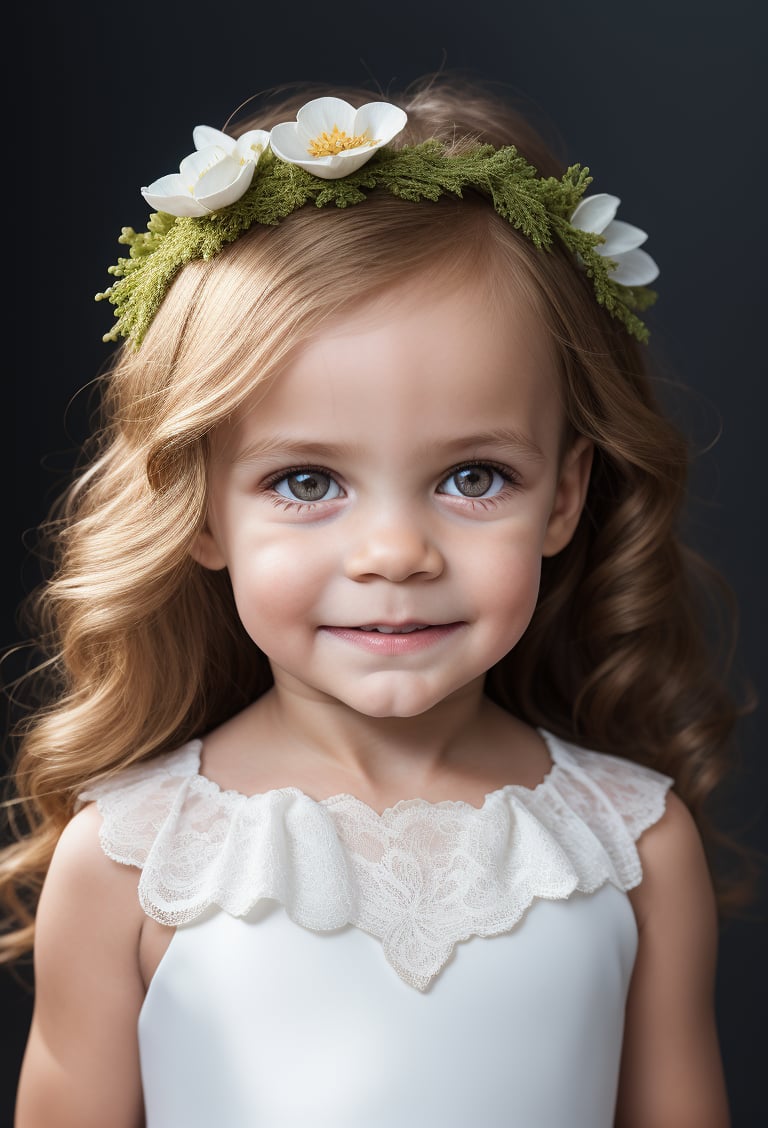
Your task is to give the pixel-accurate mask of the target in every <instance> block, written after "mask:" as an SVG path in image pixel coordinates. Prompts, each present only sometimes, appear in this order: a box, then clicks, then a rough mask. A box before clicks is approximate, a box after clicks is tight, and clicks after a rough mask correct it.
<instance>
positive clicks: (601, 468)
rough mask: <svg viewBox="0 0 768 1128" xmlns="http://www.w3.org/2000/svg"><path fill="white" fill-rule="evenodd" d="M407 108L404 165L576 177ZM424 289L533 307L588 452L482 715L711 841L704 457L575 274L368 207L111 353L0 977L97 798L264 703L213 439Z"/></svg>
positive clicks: (722, 701)
mask: <svg viewBox="0 0 768 1128" xmlns="http://www.w3.org/2000/svg"><path fill="white" fill-rule="evenodd" d="M325 92H326V91H315V90H311V89H310V90H308V89H307V88H302V89H300V90H298V91H297V92H293V93H292V94H290V95H286V92H285V90H281V91H279V92H278V93H277V95H275V96H274V97H273V100H272V103H271V105H270V106H269V107H268V110H267V111H266V112H264V113H262V114H260V115H259V117H258V119H248V120H244V121H243V122H242V123H241V124H240V125H239V126H238V127H237V128H236V129H233V130H231V131H232V132H234V133H237V134H239V133H241V132H243V131H244V130H245V129H248V128H255V127H261V128H267V129H268V128H270V127H271V126H272V125H274V124H275V123H277V122H279V121H285V120H290V119H293V118H294V117H295V112H296V109H297V108H298V107H299V106H300V105H301V104H302V103H303V102H304V101H306V100H307V98H308V97H310V96H313V95H314V94H315V93H325ZM339 94H340V96H342V97H346V98H347V99H348V100H349V101H350V102H353V103H355V104H361V103H362V102H366V101H371V100H372V95H371V92H370V91H366V90H355V89H347V90H341V91H339ZM373 97H375V96H373ZM397 100H398V102H399V104H400V105H402V107H403V108H404V109H405V110H406V112H407V114H408V124H407V126H406V129H405V130H404V131H403V133H402V134H400V135H399V136H398V137H397V138H396V139H395V142H394V143H393V144H395V145H402V144H412V143H414V142H418V141H421V140H424V139H426V138H430V137H437V138H440V139H441V140H443V141H444V142H445V143H446V144H447V145H448V146H449V147H450V148H451V149H452V150H453V151H462V150H464V149H466V148H467V147H469V146H471V145H473V144H476V143H477V142H478V141H482V142H490V143H491V144H493V145H496V146H499V145H504V144H514V145H516V146H517V147H518V149H519V150H520V151H521V152H522V154H523V155H524V156H525V157H526V158H527V159H528V160H529V161H530V162H531V163H533V164H534V165H535V166H536V167H537V168H538V170H539V172H540V173H541V174H542V175H560V174H561V172H562V167H561V162H559V161H558V160H556V159H555V158H554V156H553V155H552V154H551V153H550V152H549V151H548V150H547V149H546V148H545V146H544V144H543V142H542V140H541V139H540V138H539V137H538V136H537V134H536V132H535V131H534V130H533V129H532V127H531V126H530V124H529V123H528V122H527V121H526V120H525V118H523V117H522V116H521V115H520V114H519V113H518V112H517V111H516V110H515V109H514V108H512V106H511V105H510V104H509V102H508V101H507V100H506V99H504V98H498V97H496V96H495V95H493V94H492V93H490V92H489V91H487V90H486V89H483V88H479V87H478V86H477V85H476V84H475V85H473V86H471V87H469V88H467V87H465V85H464V84H463V83H460V82H454V81H451V80H441V81H428V82H425V83H420V84H417V85H415V86H414V87H411V88H409V90H408V91H407V92H406V94H405V96H404V97H402V98H399V99H397ZM563 163H564V162H563ZM427 271H429V272H430V273H431V275H432V276H433V277H436V278H443V279H445V280H446V284H448V283H449V282H450V281H452V280H454V281H459V280H460V279H467V278H469V279H473V278H477V279H478V280H484V281H485V282H486V284H487V285H489V286H490V287H491V288H492V292H493V295H494V298H495V300H497V301H504V300H507V297H508V295H509V293H510V292H514V293H515V294H517V295H518V296H519V295H521V294H522V295H523V296H524V299H525V300H527V301H529V302H531V303H533V305H534V307H535V308H536V310H537V311H538V313H539V315H540V318H541V323H542V328H543V331H544V332H547V333H549V334H550V335H551V337H552V340H553V342H554V344H555V349H556V353H557V356H558V358H559V366H560V371H561V377H562V396H563V401H564V406H565V412H566V416H567V419H568V422H569V425H570V428H571V430H572V432H574V433H579V434H583V435H587V436H589V438H590V439H592V440H593V442H594V445H595V461H594V468H593V471H592V477H591V483H590V486H589V493H588V498H587V503H586V508H585V511H584V514H583V517H582V520H581V522H580V525H579V527H578V530H577V532H576V535H575V536H574V538H573V540H572V542H571V543H570V545H569V546H568V547H567V548H566V549H564V550H563V551H562V552H561V553H560V554H559V555H557V556H555V557H553V558H551V559H546V560H544V562H543V574H542V581H541V594H540V598H539V602H538V606H537V609H536V612H535V614H534V617H533V620H532V622H531V624H530V626H529V628H528V630H527V632H526V633H525V635H524V637H523V638H522V639H521V641H520V642H519V643H518V645H517V646H516V647H515V649H514V650H513V651H512V652H511V653H510V654H509V655H508V656H507V657H506V658H505V659H504V660H503V661H502V662H500V663H499V664H498V665H497V666H496V667H495V668H494V669H492V670H491V671H490V672H489V674H488V678H487V692H488V694H489V695H490V696H491V697H492V698H493V699H494V700H495V701H497V702H498V703H500V704H501V705H503V706H504V707H506V708H507V709H509V710H511V711H513V712H514V713H516V714H517V715H518V716H520V717H522V718H523V719H525V720H526V721H528V722H529V723H530V724H533V725H541V726H544V727H546V728H547V729H549V730H550V731H552V732H554V733H556V734H557V735H559V736H561V737H563V738H566V739H568V740H571V741H575V742H577V743H579V744H583V745H585V746H588V747H592V748H596V749H599V750H602V751H604V752H610V753H614V754H616V755H621V756H625V757H628V758H631V759H633V760H636V761H639V762H642V763H645V764H649V765H652V766H653V767H655V768H657V769H659V770H660V771H663V772H667V773H669V774H670V775H672V776H673V777H674V779H675V781H676V787H677V791H678V792H679V794H680V795H681V796H682V798H683V799H684V800H685V801H686V803H687V804H688V805H689V806H690V808H691V810H692V811H693V813H694V815H695V817H696V818H697V819H698V821H699V823H700V825H701V826H704V814H703V805H704V802H705V800H706V799H707V797H708V796H709V794H710V793H711V792H712V790H713V789H714V788H715V786H716V785H717V783H718V781H719V780H720V779H721V777H722V776H723V775H724V773H725V771H726V765H727V752H726V745H727V738H728V736H729V733H730V732H731V729H732V726H733V724H734V721H735V718H736V716H737V713H738V710H737V709H736V707H735V705H734V703H733V701H732V699H731V697H730V695H729V693H728V691H727V689H726V687H725V675H724V673H723V674H721V673H720V672H719V671H718V668H717V663H716V661H715V659H714V658H713V656H712V655H713V649H712V647H711V646H710V645H709V642H708V640H707V639H706V638H705V637H704V634H703V632H702V629H701V627H700V623H701V622H702V621H703V620H704V617H705V614H706V613H707V612H706V606H707V605H706V604H705V602H704V598H705V594H706V593H707V592H712V591H713V590H714V591H715V592H716V594H717V593H718V592H720V594H723V593H725V591H726V589H725V588H722V587H721V588H718V583H719V581H717V578H716V577H715V576H714V575H713V573H711V572H710V571H708V570H707V569H706V567H705V566H704V565H703V563H702V562H701V561H699V560H698V559H697V558H696V557H695V556H694V554H693V553H692V552H691V551H689V550H688V549H686V548H684V547H683V546H682V545H681V544H680V542H679V540H678V535H677V525H678V519H679V517H680V514H681V507H682V504H683V501H684V494H685V487H686V474H687V465H688V461H689V452H688V445H687V442H686V440H685V439H684V437H683V436H682V435H681V434H680V433H679V432H678V430H677V429H676V428H675V427H674V426H673V425H672V424H671V423H670V422H669V421H667V419H665V417H664V416H663V414H662V412H661V411H660V409H659V406H658V404H657V402H656V398H655V396H654V392H653V390H652V387H651V382H650V380H649V377H648V375H647V374H646V372H645V369H644V363H645V362H644V351H645V350H644V348H643V346H639V345H638V344H637V343H636V342H635V341H634V340H633V339H631V338H630V336H629V335H628V334H627V332H626V331H625V330H624V329H623V328H622V327H621V326H620V325H619V324H618V323H617V322H615V321H613V320H612V319H611V318H610V316H608V315H607V314H606V313H605V311H604V310H603V309H601V308H600V307H599V306H598V305H597V303H596V301H595V298H594V293H593V291H592V288H591V285H590V284H589V282H588V281H587V280H586V279H585V277H584V275H583V272H580V271H579V269H578V266H577V265H576V264H575V263H574V262H573V261H572V260H571V259H570V257H569V256H568V254H567V253H566V252H564V251H562V250H558V249H554V250H552V251H551V252H542V251H538V250H536V249H535V248H534V247H533V246H532V245H531V244H530V243H529V242H528V241H527V240H526V239H525V238H523V237H522V236H520V235H519V234H518V233H517V232H516V231H515V230H514V229H513V228H512V227H511V226H510V225H509V224H508V223H507V222H506V221H504V220H503V219H501V218H500V217H499V216H498V215H497V214H496V213H495V211H494V210H493V208H492V207H491V206H490V204H489V203H488V202H487V201H486V200H484V199H482V198H480V197H479V196H472V197H471V196H469V195H467V197H466V198H465V199H463V200H457V199H453V198H443V199H441V200H440V201H439V202H437V203H418V204H414V203H409V202H406V201H403V200H398V199H394V198H393V197H391V196H389V194H387V193H383V192H382V193H380V194H377V193H376V192H373V193H371V196H370V197H369V199H368V200H367V201H366V202H365V203H364V204H362V205H360V206H355V207H351V208H347V209H345V210H343V211H342V210H337V209H333V208H323V209H317V208H312V207H305V208H303V209H300V210H299V211H297V212H295V213H293V214H292V215H290V216H289V217H288V218H287V219H286V220H285V221H283V222H282V223H281V224H280V225H279V226H277V227H270V228H264V227H261V228H257V227H254V228H251V230H250V231H248V232H247V233H246V234H245V235H243V236H241V237H240V238H239V239H238V240H237V241H236V242H234V243H233V244H232V245H230V246H228V247H227V248H226V249H225V250H223V251H222V252H221V253H220V254H219V255H217V256H216V257H215V258H214V259H213V260H211V261H209V262H193V263H190V264H189V265H187V266H185V267H184V269H183V270H182V271H181V273H180V274H179V275H178V276H177V279H176V281H175V282H174V284H173V286H172V287H171V290H170V291H169V293H168V295H167V296H166V298H165V300H164V302H163V304H162V306H161V307H160V310H159V312H158V313H157V315H156V317H155V320H154V322H153V324H152V326H151V327H150V329H149V332H148V334H147V336H146V338H145V340H144V342H143V344H142V345H141V347H140V348H139V349H138V350H134V349H133V348H132V347H131V346H130V345H127V346H124V347H122V348H121V349H119V350H116V353H115V356H114V360H113V363H112V364H111V365H110V369H109V371H108V372H107V373H106V374H105V376H104V378H103V386H102V389H101V390H102V398H101V407H102V420H101V424H102V425H101V427H100V428H99V430H98V431H97V432H96V434H95V436H94V439H93V449H92V450H91V451H90V453H89V461H88V462H87V464H86V466H85V469H84V470H83V471H82V472H81V473H80V475H79V477H78V478H77V479H76V480H75V481H74V484H72V485H71V487H70V488H69V489H68V490H67V492H66V493H65V494H64V496H63V497H62V499H61V500H60V502H59V503H58V504H57V506H56V507H55V509H54V511H53V512H52V514H51V518H50V521H49V522H48V523H47V525H46V526H44V527H43V530H42V531H43V533H47V534H48V535H49V537H50V540H51V545H52V552H53V559H54V568H53V571H52V574H51V576H50V579H49V580H47V582H45V583H44V584H43V585H42V586H41V588H40V589H39V591H38V592H37V593H36V594H35V596H34V597H33V599H32V602H31V609H32V612H33V614H34V622H35V624H36V626H35V634H36V637H37V639H38V640H39V644H40V646H41V648H42V651H43V654H44V655H45V659H44V661H43V662H42V663H41V664H40V665H39V666H38V668H37V670H35V671H33V674H34V675H35V679H36V684H40V685H42V687H43V695H42V697H41V698H40V699H39V701H38V704H37V706H36V707H35V708H34V709H33V710H31V711H30V714H29V716H28V717H26V719H24V720H23V721H22V723H21V724H20V725H19V726H18V730H17V736H18V740H19V748H18V756H17V762H16V766H15V776H14V787H15V791H16V793H17V795H18V797H19V798H18V800H17V801H16V802H15V804H14V805H13V806H12V807H9V809H11V810H14V811H15V812H16V815H15V816H14V818H13V819H12V820H11V821H12V823H14V824H16V823H18V824H19V825H18V827H17V829H16V830H15V838H16V841H14V842H13V844H11V845H10V846H8V847H7V848H6V850H5V851H4V859H3V860H4V866H3V876H2V885H1V886H0V891H1V892H2V897H3V902H4V904H5V907H6V909H7V911H8V914H9V915H8V919H9V920H10V921H11V923H12V925H13V927H12V928H11V930H9V931H8V932H7V934H6V937H5V939H4V940H3V942H2V952H0V956H2V955H3V954H4V958H6V959H11V958H15V957H16V956H18V955H20V954H22V953H23V952H24V951H26V950H28V949H29V948H30V946H31V942H32V936H33V928H34V910H35V906H36V902H37V897H38V894H39V890H40V886H41V884H42V880H43V878H44V875H45V873H46V870H47V867H48V864H49V862H50V859H51V855H52V852H53V849H54V847H55V845H56V842H57V839H58V837H59V835H60V833H61V831H62V829H63V827H64V825H65V824H66V822H67V821H68V819H69V818H70V817H71V816H72V814H73V812H74V811H75V809H76V806H77V796H78V793H79V792H80V791H81V790H82V789H83V787H84V786H85V784H86V782H87V781H91V780H93V779H95V778H97V777H104V776H106V775H108V774H111V773H115V772H117V771H119V770H120V769H122V768H125V767H126V766H127V765H128V764H131V763H135V762H136V761H139V760H146V759H148V758H149V757H152V756H155V755H157V754H158V753H160V752H163V751H165V750H168V749H170V748H172V747H175V746H178V745H179V744H181V743H183V742H184V741H186V740H188V739H190V738H191V737H193V736H196V735H199V734H201V733H204V732H205V731H207V730H209V729H210V728H212V727H213V726H215V725H217V724H219V723H220V722H222V721H224V720H225V719H226V718H228V717H230V716H231V715H233V714H234V713H235V712H237V711H238V710H240V709H242V708H243V707H244V706H245V705H247V704H248V703H249V702H251V701H253V700H254V699H255V698H256V697H257V696H258V695H259V694H261V693H262V692H263V691H264V690H265V689H266V688H267V687H268V686H269V685H270V673H269V667H268V664H267V661H266V659H265V657H264V656H263V655H261V654H260V653H259V652H258V651H256V649H255V647H254V644H253V643H252V642H251V640H250V639H249V637H248V636H247V635H246V633H245V631H244V629H243V627H242V625H241V624H240V622H239V619H238V616H237V613H236V610H235V606H234V602H233V598H232V593H231V589H230V585H229V581H228V577H227V574H226V572H210V571H206V570H205V569H204V568H202V567H201V566H199V565H198V564H197V563H195V561H194V560H193V559H192V557H191V556H190V555H189V548H190V544H191V542H192V540H193V538H194V537H195V535H196V533H197V532H198V531H199V530H200V528H201V525H202V523H203V521H204V519H205V513H206V456H207V449H208V443H209V436H210V433H211V431H212V429H213V428H215V427H216V425H217V424H219V423H220V422H222V421H223V420H225V419H227V418H228V417H229V416H231V415H232V413H233V412H235V411H236V410H237V409H238V407H239V406H240V405H241V404H242V403H243V401H244V400H245V398H246V396H248V394H249V393H250V392H251V391H252V390H253V388H254V386H255V385H256V384H257V383H259V382H262V381H265V380H267V379H268V378H269V377H270V376H271V375H272V374H274V373H275V372H278V371H279V369H280V367H281V365H282V364H284V363H285V361H286V358H287V357H288V355H289V353H290V351H291V350H292V349H293V348H295V346H296V344H297V342H299V341H300V340H302V339H303V338H305V337H306V336H307V335H308V334H310V333H312V332H313V331H315V330H317V328H318V327H319V326H320V325H321V323H322V322H323V321H325V320H326V319H328V318H329V317H331V316H334V315H338V314H340V313H341V312H342V311H344V310H347V309H349V308H350V307H351V306H352V305H353V304H354V303H359V302H361V301H362V300H365V299H367V298H370V297H372V296H373V295H375V294H376V293H378V292H382V291H386V290H387V289H388V288H391V287H392V286H393V285H394V284H396V283H398V282H400V281H402V280H403V279H404V278H407V277H409V276H416V275H419V274H422V273H425V272H427ZM510 287H512V290H511V289H510ZM718 600H719V595H718ZM29 676H30V677H31V676H32V675H29ZM21 823H24V824H25V825H24V826H23V827H22V826H21V825H20V824H21Z"/></svg>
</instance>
